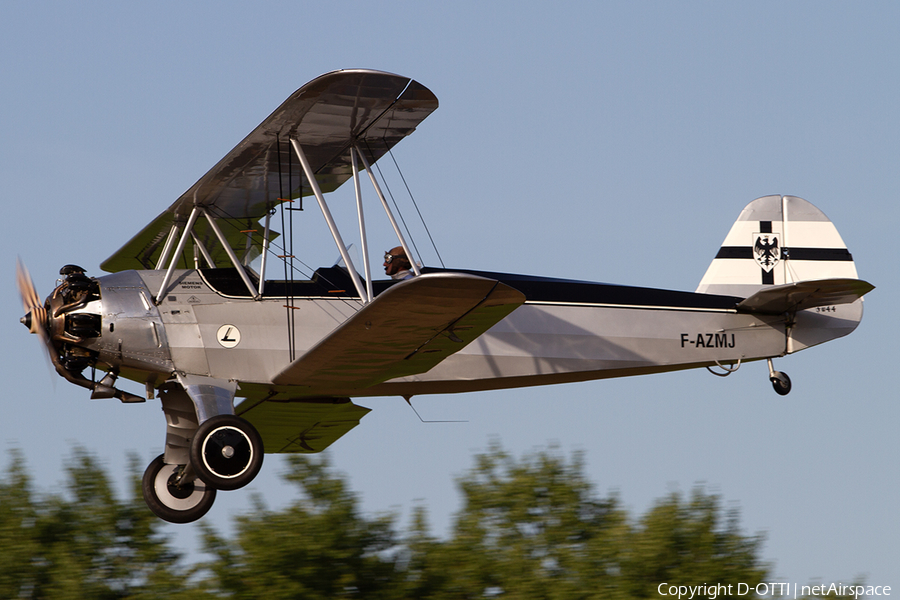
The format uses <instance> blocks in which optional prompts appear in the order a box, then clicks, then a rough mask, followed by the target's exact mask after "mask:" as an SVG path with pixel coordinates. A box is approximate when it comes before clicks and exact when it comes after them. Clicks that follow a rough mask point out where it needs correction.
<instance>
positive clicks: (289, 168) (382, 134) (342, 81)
mask: <svg viewBox="0 0 900 600" xmlns="http://www.w3.org/2000/svg"><path fill="white" fill-rule="evenodd" d="M437 107H438V101H437V97H436V96H435V95H434V94H433V93H432V92H431V90H429V89H428V88H426V87H425V86H423V85H422V84H420V83H418V82H416V81H414V80H412V79H410V78H408V77H402V76H400V75H394V74H392V73H385V72H382V71H373V70H368V69H351V70H343V71H334V72H331V73H326V74H325V75H322V76H320V77H318V78H316V79H314V80H312V81H310V82H309V83H307V84H306V85H304V86H303V87H301V88H300V89H298V90H297V91H296V92H294V93H293V94H291V96H290V97H289V98H288V99H287V100H285V101H284V103H283V104H282V105H281V106H279V107H278V108H277V109H276V110H275V112H273V113H272V114H271V115H269V117H268V118H267V119H266V120H265V121H263V122H262V123H261V124H260V125H259V126H258V127H257V128H256V129H254V130H253V131H252V132H251V133H250V134H249V135H248V136H247V137H246V138H244V140H243V141H242V142H241V143H240V144H238V145H237V146H235V148H234V149H233V150H231V152H229V153H228V154H226V155H225V157H224V158H222V160H220V161H219V162H218V164H216V165H215V166H214V167H213V168H212V169H210V170H209V172H208V173H206V174H205V175H204V176H203V177H201V178H200V180H199V181H197V183H195V184H194V185H193V186H191V187H190V188H189V189H188V190H187V191H186V192H185V193H184V194H182V195H181V197H180V198H178V200H176V201H175V203H174V204H172V206H170V207H169V208H168V209H167V210H166V211H165V212H164V213H162V214H161V215H160V216H159V217H157V218H156V219H154V220H153V221H152V222H151V223H150V224H149V225H148V226H147V227H145V228H144V229H143V230H142V231H141V232H140V233H138V234H137V235H136V236H134V237H133V238H132V239H131V240H130V241H129V242H128V243H126V244H125V245H124V246H123V247H122V248H121V249H119V250H118V251H117V252H116V253H115V254H113V255H112V256H110V257H109V258H108V259H106V260H105V261H104V262H103V264H101V268H102V269H104V270H105V271H109V272H117V271H123V270H126V269H152V268H154V266H155V263H156V260H157V259H158V257H159V255H160V253H161V250H162V246H163V244H164V243H165V240H166V237H167V235H168V233H169V231H170V230H171V229H172V226H173V224H175V225H183V224H184V223H185V222H186V221H187V219H188V216H189V215H190V212H191V210H192V208H193V207H194V206H195V205H200V206H204V207H206V208H207V210H208V211H209V212H210V213H211V214H213V215H215V216H216V217H217V218H220V219H224V220H225V221H227V222H230V223H231V224H233V225H234V227H232V228H231V229H234V230H235V231H241V230H247V229H252V228H253V226H254V225H255V223H256V221H258V220H259V219H260V218H262V217H263V216H264V215H265V214H266V212H267V211H268V210H270V209H271V208H272V207H274V206H276V205H277V204H278V203H279V199H280V198H290V199H296V198H298V197H300V196H305V195H310V194H311V189H310V185H309V182H308V181H306V180H305V177H303V176H302V170H301V169H300V167H299V164H298V161H297V159H296V157H293V156H292V150H291V148H290V139H291V138H293V139H296V140H297V141H298V142H299V143H300V145H301V146H302V147H303V151H304V153H305V154H306V157H307V159H308V160H309V162H310V166H311V167H312V170H313V171H314V172H315V173H316V181H317V182H318V184H319V187H320V188H321V189H322V192H323V193H327V192H330V191H333V190H335V189H337V188H338V187H340V186H341V184H343V183H344V182H345V181H346V180H347V179H349V178H350V177H351V176H352V166H351V159H350V156H349V151H348V149H349V148H350V147H351V146H352V145H356V146H357V147H358V148H359V149H360V151H362V152H363V153H365V155H366V157H367V159H368V160H369V162H370V163H372V164H373V163H375V162H376V161H377V160H378V159H379V158H381V157H382V156H383V155H384V154H385V153H387V152H388V150H390V149H391V148H392V147H393V146H394V145H395V144H397V143H398V142H399V141H400V140H402V139H403V138H404V137H406V136H407V135H409V134H410V133H412V132H413V131H415V128H416V127H417V126H418V124H419V123H421V122H422V121H423V120H424V119H425V118H426V117H427V116H428V115H430V114H431V113H432V112H433V111H434V110H435V109H436V108H437ZM223 229H224V227H223ZM229 239H230V238H229ZM204 242H207V240H204ZM211 245H212V246H214V244H211ZM189 250H190V249H189ZM210 253H211V254H213V258H214V259H215V260H216V263H217V264H216V266H228V263H227V258H226V257H225V255H224V253H222V254H221V255H217V254H216V253H214V252H212V250H211V251H210ZM220 257H221V258H220ZM220 260H221V264H219V262H220Z"/></svg>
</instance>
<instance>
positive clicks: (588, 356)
mask: <svg viewBox="0 0 900 600" xmlns="http://www.w3.org/2000/svg"><path fill="white" fill-rule="evenodd" d="M432 271H433V270H432ZM428 272H429V270H426V272H425V274H424V275H423V276H425V277H427V276H428ZM467 272H468V273H473V274H477V275H481V276H485V277H489V278H493V279H497V280H500V281H502V282H504V283H506V284H507V285H510V286H512V287H514V288H516V289H518V290H520V291H522V292H523V293H524V294H525V295H526V298H527V300H526V302H525V304H523V305H522V306H520V307H519V308H517V309H516V310H514V311H513V312H512V313H511V314H510V315H509V316H507V317H506V318H504V319H503V320H502V321H500V322H499V323H497V324H496V325H494V326H493V327H492V328H491V329H490V330H488V331H487V332H486V333H485V334H483V335H481V336H480V337H479V338H478V339H476V340H475V341H474V342H472V343H471V344H469V345H467V346H466V347H464V348H462V349H461V350H460V351H459V352H457V353H455V354H453V355H452V356H449V357H448V358H446V359H445V360H443V361H442V362H441V363H440V364H438V365H437V366H435V367H434V368H432V369H430V370H429V371H427V372H425V373H420V374H417V375H412V376H407V377H401V378H396V379H392V380H389V381H385V382H383V383H380V384H377V385H374V386H371V387H369V388H365V389H363V390H360V389H353V390H341V389H334V390H330V391H329V392H330V394H329V395H331V394H333V395H335V396H341V395H346V396H380V395H404V396H409V395H418V394H434V393H452V392H465V391H475V390H485V389H498V388H506V387H520V386H532V385H545V384H554V383H563V382H571V381H584V380H590V379H602V378H609V377H622V376H629V375H640V374H647V373H658V372H665V371H673V370H679V369H687V368H695V367H700V366H710V365H715V364H716V363H719V364H727V363H736V362H738V361H742V362H747V361H752V360H759V359H763V358H768V357H773V356H779V355H782V354H785V353H786V352H787V351H788V345H789V339H790V337H791V336H790V335H789V334H790V333H791V332H792V330H793V329H796V325H795V326H794V327H793V328H791V327H788V326H787V324H786V323H787V322H786V319H785V318H784V317H782V316H772V315H754V314H749V313H741V312H738V311H737V310H736V309H735V305H736V304H737V303H738V302H739V301H740V300H741V299H740V298H735V297H731V296H718V295H711V294H698V293H691V292H678V291H668V290H658V289H651V288H639V287H630V286H618V285H609V284H601V283H590V282H580V281H570V280H562V279H551V278H542V277H530V276H523V275H510V274H502V273H484V272H474V271H467ZM162 277H163V273H162V272H161V271H123V272H121V273H116V274H113V275H108V276H104V277H99V278H97V281H98V283H99V287H100V299H99V300H95V301H94V302H92V303H90V304H89V305H87V306H85V307H83V308H82V309H80V311H82V312H92V311H93V312H98V313H99V314H100V316H101V328H100V333H101V335H100V336H99V337H97V338H93V339H90V340H87V343H86V344H84V345H85V346H86V347H87V348H89V349H90V350H91V351H92V352H96V353H97V358H98V361H99V363H100V364H106V365H110V366H113V367H114V368H116V369H118V370H119V372H120V374H121V375H123V376H125V377H127V378H130V379H134V380H137V381H140V382H142V383H150V384H153V385H158V384H159V383H161V382H162V381H164V380H165V379H167V378H169V377H170V376H171V375H172V373H174V372H180V373H185V374H193V375H201V376H205V377H212V378H217V379H225V380H234V381H237V382H238V384H239V386H240V389H239V391H238V395H239V396H248V397H258V396H266V397H269V398H272V397H291V398H298V397H303V396H309V395H321V392H320V391H317V390H312V391H310V390H305V389H304V387H303V386H274V385H272V383H271V382H272V380H273V378H274V377H275V376H276V375H277V374H278V373H279V372H281V371H282V370H283V369H284V368H285V367H286V366H287V365H289V364H290V363H291V361H292V360H293V359H296V358H297V357H299V356H302V355H303V354H304V352H306V350H308V349H309V348H311V347H312V346H314V345H315V344H316V343H318V342H319V341H320V340H322V339H323V338H325V337H326V336H327V335H328V334H329V333H330V332H331V331H332V330H334V329H335V328H336V327H337V326H338V325H340V324H341V323H343V322H344V321H345V320H346V319H348V318H349V317H350V316H352V315H353V314H354V313H355V312H356V311H358V310H359V309H360V308H362V306H363V304H362V302H361V300H360V299H359V297H358V296H356V295H355V293H354V292H353V287H352V285H351V284H350V282H349V278H348V277H347V275H346V272H344V271H343V270H342V269H340V268H335V267H333V268H329V269H320V270H318V271H316V274H315V275H314V277H313V278H312V279H311V280H310V281H294V282H289V283H286V282H267V283H266V288H265V291H266V293H265V295H264V296H263V297H262V299H260V300H253V299H252V298H251V297H250V295H249V292H248V291H247V288H246V286H244V284H243V283H242V282H241V281H240V279H239V278H238V277H237V275H236V273H235V272H234V271H233V270H231V269H202V270H183V271H177V272H176V273H175V276H174V277H173V279H172V283H171V284H170V285H169V286H168V288H167V290H166V292H165V294H164V297H163V298H161V299H158V303H157V299H155V298H154V293H155V290H158V289H159V284H160V282H161V280H162ZM392 283H393V282H391V281H379V282H375V291H376V295H377V293H379V292H381V291H383V290H385V289H387V288H388V287H389V286H390V285H392ZM855 304H861V303H855ZM852 307H853V305H849V307H847V308H844V309H843V310H845V311H850V312H853V311H852V310H851V308H852ZM860 311H861V308H860V309H859V311H857V312H860ZM845 316H847V319H844V321H845V322H846V324H845V326H844V328H843V329H840V333H839V335H846V333H849V332H850V331H852V327H855V323H856V322H858V317H859V316H861V314H859V315H850V314H848V315H845ZM830 317H831V319H832V320H834V315H831V316H830ZM839 320H840V319H839ZM816 325H817V328H821V323H817V324H816ZM836 331H837V330H836ZM833 337H838V335H831V337H829V339H831V338H833ZM823 341H824V340H823ZM817 343H818V342H817Z"/></svg>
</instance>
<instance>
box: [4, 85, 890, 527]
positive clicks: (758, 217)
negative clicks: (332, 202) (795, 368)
mask: <svg viewBox="0 0 900 600" xmlns="http://www.w3.org/2000/svg"><path fill="white" fill-rule="evenodd" d="M437 106H438V101H437V98H436V97H435V96H434V94H433V93H432V92H431V91H430V90H428V89H427V88H426V87H424V86H423V85H421V84H419V83H418V82H416V81H413V80H411V79H409V78H407V77H401V76H398V75H393V74H390V73H383V72H379V71H371V70H345V71H336V72H332V73H328V74H326V75H323V76H321V77H319V78H317V79H314V80H313V81H311V82H309V83H307V84H306V85H304V86H303V87H301V88H300V89H299V90H297V91H296V92H295V93H294V94H292V95H291V96H290V97H289V98H288V99H287V100H286V101H285V102H284V103H283V104H282V105H281V106H280V107H279V108H278V109H277V110H276V111H275V112H273V113H272V114H271V115H270V116H269V117H268V118H267V119H266V120H265V121H263V123H262V124H261V125H259V126H258V127H257V128H256V129H254V130H253V131H252V132H251V133H250V134H249V135H248V136H247V137H246V138H245V139H244V140H243V141H242V142H241V143H240V144H238V145H237V147H235V148H234V149H233V150H232V151H231V152H229V153H228V154H227V155H226V156H225V158H223V159H222V160H221V161H219V163H218V164H217V165H215V166H214V167H213V168H212V169H211V170H210V171H209V172H208V173H207V174H206V175H204V176H203V177H202V178H201V179H200V180H199V181H198V182H197V183H195V184H194V185H193V186H192V187H191V188H190V189H188V190H187V191H186V192H185V193H184V194H183V195H182V196H181V197H180V198H178V200H177V201H176V202H175V203H174V204H172V205H171V206H170V207H169V208H168V209H167V210H166V211H164V212H163V213H162V214H161V215H159V216H158V217H157V218H156V219H155V220H153V221H152V222H151V223H150V224H149V225H147V226H146V227H145V228H144V229H143V230H142V231H141V232H139V233H138V234H137V235H135V236H134V237H133V238H132V239H131V240H130V241H129V242H128V243H126V244H125V245H124V246H123V247H122V248H121V249H120V250H119V251H117V252H116V253H114V254H113V255H112V256H111V257H109V258H108V259H107V260H106V261H105V262H104V263H103V264H102V265H101V268H102V269H103V270H105V271H108V272H110V273H111V274H110V275H105V276H102V277H89V276H88V275H87V274H86V273H85V271H84V270H83V269H82V268H80V267H77V266H74V265H67V266H65V267H63V269H62V270H61V271H60V275H61V278H60V280H58V285H57V286H56V288H55V289H54V290H53V292H52V293H51V294H50V296H49V297H48V298H47V299H46V300H45V301H41V300H40V297H39V296H38V294H37V292H36V290H35V287H34V285H33V284H32V282H31V279H30V277H29V276H28V274H27V272H26V271H25V270H24V267H22V266H21V265H20V266H19V272H18V280H19V289H20V292H21V294H22V297H23V302H24V305H25V310H26V315H25V316H24V317H23V318H22V322H23V323H24V324H25V325H26V326H27V327H28V328H29V329H30V330H31V332H33V333H36V334H38V335H39V336H40V337H41V338H42V339H43V342H44V344H45V345H46V348H47V350H48V352H49V355H50V360H51V361H52V363H53V365H54V367H55V369H56V371H57V372H58V373H59V374H60V375H61V376H62V377H64V378H65V379H67V380H68V381H70V382H72V383H74V384H76V385H78V386H81V387H84V388H87V389H88V390H90V392H91V397H92V398H118V399H119V400H121V401H122V402H126V403H128V402H144V401H145V400H149V399H155V398H159V400H160V401H161V404H162V411H163V413H164V414H165V419H166V436H165V444H164V452H163V453H162V454H161V455H160V456H159V457H158V458H156V459H155V460H154V461H153V462H151V464H150V465H149V467H148V468H147V470H146V472H145V474H144V477H143V492H144V497H145V499H146V501H147V504H148V506H149V507H150V509H151V510H152V511H153V512H154V513H155V514H156V515H158V516H159V517H160V518H162V519H165V520H167V521H171V522H176V523H185V522H190V521H194V520H196V519H199V518H200V517H202V516H203V515H204V514H205V513H206V512H207V511H208V510H209V508H210V507H211V506H212V504H213V501H214V499H215V496H216V492H217V490H234V489H238V488H240V487H243V486H245V485H247V484H248V483H249V482H250V481H252V480H253V478H254V477H255V476H256V474H257V473H258V472H259V469H260V467H261V465H262V460H263V453H264V452H270V453H279V452H320V451H322V450H324V449H325V448H326V447H328V446H329V445H330V444H331V443H333V442H334V441H335V440H337V439H338V438H339V437H341V436H342V435H344V434H345V433H347V432H348V431H349V430H350V429H351V428H353V427H354V426H356V425H357V424H358V423H359V420H360V419H361V418H362V417H363V416H364V415H365V414H366V413H367V412H369V409H367V408H364V407H361V406H358V405H356V404H354V403H353V402H351V400H350V398H351V397H357V398H358V397H363V396H402V397H404V398H406V399H407V400H409V398H411V397H412V396H414V395H419V394H445V393H458V392H469V391H475V390H490V389H500V388H514V387H522V386H535V385H548V384H557V383H565V382H575V381H586V380H592V379H603V378H607V377H625V376H631V375H643V374H648V373H661V372H666V371H676V370H680V369H692V368H698V367H706V368H708V369H710V370H711V371H713V372H714V373H716V374H718V375H727V374H729V373H730V372H731V371H734V370H735V369H737V368H738V367H739V366H740V365H741V364H742V363H746V362H751V361H760V360H766V361H767V362H768V372H769V378H770V380H771V382H772V384H773V386H774V388H775V391H777V392H778V393H779V394H786V393H788V392H789V391H790V388H791V382H790V379H788V377H787V375H785V374H784V373H781V372H779V371H776V370H775V369H774V367H773V365H772V358H774V357H781V356H784V355H786V354H791V353H793V352H797V351H799V350H803V349H805V348H808V347H810V346H814V345H816V344H820V343H823V342H826V341H829V340H833V339H835V338H838V337H841V336H844V335H847V334H849V333H850V332H852V331H853V330H854V329H855V328H856V326H857V325H858V323H859V321H860V319H861V318H862V310H863V303H862V296H863V295H864V294H866V293H867V292H869V291H870V290H872V289H873V286H872V285H870V284H869V283H866V282H865V281H862V280H860V279H859V278H858V277H857V273H856V268H855V266H854V263H853V260H852V257H851V255H850V253H849V252H848V251H847V248H846V246H845V245H844V242H843V241H842V239H841V237H840V235H839V234H838V232H837V230H836V229H835V227H834V225H832V223H831V221H829V220H828V218H827V217H826V216H825V215H824V214H823V213H822V212H821V211H819V210H818V209H817V208H815V207H814V206H813V205H812V204H810V203H809V202H806V201H805V200H802V199H800V198H796V197H793V196H766V197H763V198H759V199H757V200H754V201H753V202H751V203H750V204H749V205H748V206H747V207H746V208H745V209H744V210H743V212H742V213H741V214H740V216H739V217H738V220H737V222H735V224H734V226H733V227H732V229H731V231H730V232H729V233H728V236H727V237H726V238H725V241H724V243H723V245H722V247H721V249H720V251H719V253H718V254H717V255H716V257H715V259H714V260H713V261H712V264H711V265H710V267H709V270H708V271H707V272H706V275H705V276H704V277H703V279H702V280H701V282H700V286H699V288H698V289H697V291H696V292H683V291H668V290H661V289H650V288H639V287H629V286H620V285H609V284H603V283H590V282H584V281H569V280H563V279H553V278H547V277H534V276H527V275H514V274H507V273H489V272H482V271H473V270H463V269H452V270H449V269H444V268H427V267H420V265H419V264H417V262H416V260H412V261H411V263H412V264H411V268H412V271H413V272H414V273H413V274H414V276H413V277H411V278H409V279H406V280H403V281H394V280H377V279H374V278H373V276H372V265H371V264H370V258H369V250H368V247H367V241H366V227H365V219H364V218H363V204H362V200H361V180H362V179H364V178H365V177H366V176H368V179H370V180H371V183H372V185H373V187H374V190H375V193H376V195H377V196H378V199H379V201H380V202H381V204H382V206H383V208H384V211H385V213H386V215H387V217H388V221H389V222H390V224H391V225H392V227H393V230H394V232H395V234H396V235H397V238H398V240H399V244H400V247H402V248H403V250H404V251H405V254H406V256H408V257H410V258H413V254H412V252H411V251H410V245H409V244H408V243H407V240H406V238H405V236H404V235H403V234H402V232H401V228H400V227H399V226H398V224H397V221H396V219H395V217H394V214H393V212H392V211H391V209H390V207H389V204H388V202H387V201H386V199H385V197H384V194H383V193H382V190H381V187H380V186H379V183H378V179H377V178H376V177H375V176H374V174H373V172H372V165H373V164H374V163H375V162H376V161H377V160H378V159H379V158H381V157H382V156H383V155H384V154H385V153H387V152H388V151H389V150H390V149H391V148H392V147H393V146H394V145H395V144H397V143H398V142H399V141H400V140H402V139H403V138H404V137H406V136H407V135H409V134H411V133H412V132H413V131H414V130H415V129H416V127H417V126H418V125H419V123H421V122H422V121H423V120H424V119H425V118H426V117H427V116H428V115H429V114H431V112H432V111H434V110H435V109H436V108H437ZM361 174H362V175H361ZM350 180H352V182H353V186H354V190H355V196H356V202H357V212H358V225H359V231H358V234H359V236H358V239H359V241H360V244H361V257H362V260H361V262H362V264H361V265H359V266H360V267H361V269H360V270H358V269H357V265H355V264H354V262H353V260H352V258H351V255H350V252H348V250H347V246H345V243H344V240H343V238H342V236H341V233H340V231H339V228H338V226H337V224H336V223H335V220H334V218H333V217H332V214H331V211H330V210H329V207H328V203H327V202H326V199H325V194H327V193H329V192H331V191H334V190H336V189H337V188H338V187H339V186H341V185H342V184H343V183H345V182H347V181H350ZM367 187H368V186H367ZM305 196H312V197H314V198H315V200H316V202H317V203H318V206H319V208H320V209H321V212H322V214H323V215H324V218H325V222H326V224H327V226H328V229H329V230H330V232H331V235H332V236H333V238H334V242H335V244H336V246H337V249H338V251H339V252H340V254H341V257H342V260H341V262H340V264H338V265H336V266H332V267H325V268H320V269H317V270H316V271H315V272H314V273H312V274H311V275H307V276H304V277H296V276H295V275H294V266H295V265H294V264H293V261H294V257H293V256H291V255H290V254H289V252H288V250H287V249H286V248H288V247H289V245H288V243H287V242H283V243H282V244H280V245H279V240H278V237H279V234H278V233H276V232H275V231H274V230H273V228H272V217H273V216H274V215H276V214H277V211H278V210H289V207H290V205H291V203H293V202H296V201H302V199H303V197H305ZM282 233H284V232H282ZM284 237H285V239H287V237H288V236H287V235H285V236H284ZM354 237H356V233H354ZM276 260H277V261H279V263H278V264H279V268H278V269H272V264H273V263H274V262H275V261H276ZM282 266H283V268H281V267H282ZM275 271H277V272H278V273H275ZM270 274H271V275H275V276H273V277H270ZM279 274H280V275H281V277H277V275H279ZM120 379H128V380H131V381H134V382H137V383H139V384H143V385H144V386H145V393H144V394H142V395H137V394H133V393H131V392H128V391H125V390H123V389H121V388H120V387H118V386H119V380H120Z"/></svg>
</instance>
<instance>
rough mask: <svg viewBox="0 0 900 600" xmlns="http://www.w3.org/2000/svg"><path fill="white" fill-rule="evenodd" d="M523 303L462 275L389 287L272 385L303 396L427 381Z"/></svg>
mask: <svg viewBox="0 0 900 600" xmlns="http://www.w3.org/2000/svg"><path fill="white" fill-rule="evenodd" d="M523 302H525V295H524V294H522V293H521V292H519V291H518V290H515V289H513V288H511V287H509V286H507V285H504V284H502V283H500V282H499V281H495V280H493V279H486V278H484V277H477V276H475V275H465V274H461V273H441V274H429V275H422V276H420V277H415V278H413V279H409V280H407V281H404V282H401V283H398V284H396V285H394V286H392V287H390V288H389V289H388V290H386V291H385V292H383V293H381V294H379V295H378V296H377V297H376V298H375V300H374V301H372V302H371V303H370V304H367V305H366V306H365V307H363V308H362V309H361V310H360V311H359V312H358V313H356V314H355V315H353V316H352V317H351V318H350V319H348V320H347V321H345V322H344V323H342V324H341V325H340V326H339V327H338V328H337V329H335V330H334V331H333V332H332V333H331V334H330V335H329V336H328V337H326V338H325V339H324V340H322V341H321V342H319V343H318V344H317V345H316V346H314V347H313V348H312V349H310V350H309V351H308V352H307V353H306V354H304V355H303V356H301V357H300V358H298V359H297V360H295V361H294V362H293V363H291V364H290V365H288V367H287V368H286V369H285V370H284V371H282V372H281V373H280V374H278V375H277V376H276V377H275V378H274V383H275V384H276V385H300V386H304V387H305V388H307V390H306V391H307V393H313V394H322V395H329V394H331V393H334V392H333V390H347V391H348V392H349V391H350V390H354V389H360V388H364V387H368V386H371V385H374V384H376V383H381V382H382V381H387V380H388V379H393V378H395V377H403V376H406V375H413V374H415V373H424V372H425V371H427V370H429V369H431V368H432V367H433V366H435V365H436V364H438V363H439V362H441V361H442V360H444V359H445V358H447V357H448V356H450V355H451V354H453V353H455V352H458V351H459V350H461V349H462V348H464V347H465V346H466V344H468V343H469V342H471V341H473V340H474V339H475V338H477V337H478V336H480V335H481V334H482V333H484V332H485V331H487V330H488V329H490V328H491V327H492V326H493V325H494V324H495V323H497V322H498V321H500V320H501V319H503V318H504V317H505V316H506V315H508V314H509V313H511V312H512V311H513V310H515V309H516V308H518V307H519V306H520V305H521V304H522V303H523Z"/></svg>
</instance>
